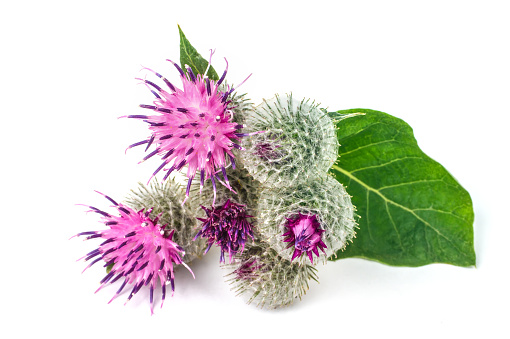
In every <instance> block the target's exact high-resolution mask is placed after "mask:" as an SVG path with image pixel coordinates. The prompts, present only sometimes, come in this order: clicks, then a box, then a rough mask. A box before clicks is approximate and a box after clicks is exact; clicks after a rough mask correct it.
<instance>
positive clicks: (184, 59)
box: [177, 26, 219, 80]
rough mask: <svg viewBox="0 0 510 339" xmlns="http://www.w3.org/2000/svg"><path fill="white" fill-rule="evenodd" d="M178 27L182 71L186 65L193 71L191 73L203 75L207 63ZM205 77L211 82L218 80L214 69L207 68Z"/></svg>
mask: <svg viewBox="0 0 510 339" xmlns="http://www.w3.org/2000/svg"><path fill="white" fill-rule="evenodd" d="M177 27H179V36H180V46H181V58H180V61H181V67H182V69H183V70H185V67H184V66H185V65H188V66H190V67H191V69H192V70H193V73H195V74H204V73H205V70H206V69H207V65H208V61H207V60H205V59H204V58H203V57H202V56H201V55H200V54H199V53H198V52H197V50H196V49H195V47H193V46H192V45H191V43H190V42H189V40H188V39H187V38H186V36H185V35H184V33H183V32H182V30H181V27H180V26H177ZM207 76H208V77H209V79H211V80H219V77H218V74H217V73H216V71H215V70H214V68H213V67H212V65H211V67H209V70H208V71H207Z"/></svg>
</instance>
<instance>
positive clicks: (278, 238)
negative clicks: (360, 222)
mask: <svg viewBox="0 0 510 339" xmlns="http://www.w3.org/2000/svg"><path fill="white" fill-rule="evenodd" d="M256 216H257V225H258V228H257V229H258V231H259V232H260V234H261V238H262V239H264V240H265V241H266V242H267V243H268V244H269V245H270V246H271V247H272V248H273V249H274V250H275V251H276V252H277V253H278V254H279V255H280V256H281V257H283V258H285V259H287V260H290V261H294V262H298V263H300V264H304V263H307V264H316V263H317V262H319V261H324V262H325V261H326V259H327V257H330V256H332V255H336V253H337V252H338V251H339V250H342V249H344V248H345V246H347V244H348V242H349V241H352V238H353V237H354V234H355V228H356V220H355V218H356V216H355V214H354V206H353V205H352V202H351V198H350V196H349V194H347V192H346V191H345V188H344V187H343V186H342V184H340V183H339V182H338V181H337V180H335V179H334V178H332V177H330V176H326V177H324V178H320V179H315V180H311V181H308V182H302V183H300V184H299V185H296V186H289V187H286V188H281V189H274V188H265V189H264V190H262V192H261V193H260V199H259V206H258V208H257V214H256ZM319 250H320V251H319ZM321 252H322V253H321ZM305 254H306V255H305ZM312 254H315V255H316V256H317V257H318V258H317V259H318V260H316V259H315V258H314V257H313V255H312Z"/></svg>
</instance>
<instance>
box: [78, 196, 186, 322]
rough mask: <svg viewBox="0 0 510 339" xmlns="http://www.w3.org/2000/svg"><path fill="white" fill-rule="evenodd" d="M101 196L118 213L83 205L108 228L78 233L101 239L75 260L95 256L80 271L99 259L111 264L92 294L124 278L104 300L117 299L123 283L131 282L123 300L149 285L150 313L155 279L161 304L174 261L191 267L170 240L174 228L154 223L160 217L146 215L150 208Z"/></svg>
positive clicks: (172, 282) (172, 280) (171, 278)
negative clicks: (137, 207)
mask: <svg viewBox="0 0 510 339" xmlns="http://www.w3.org/2000/svg"><path fill="white" fill-rule="evenodd" d="M98 193H99V192H98ZM100 194H102V193H100ZM102 195H104V194H102ZM104 196H105V197H106V198H107V199H108V200H109V201H110V202H112V203H113V205H114V207H115V208H116V209H117V211H118V212H119V213H120V216H113V215H111V214H109V213H106V212H104V211H101V210H99V209H97V208H95V207H92V206H87V207H89V208H90V212H96V213H98V214H101V215H102V216H103V217H102V220H103V221H104V223H105V225H106V226H108V227H109V228H108V229H106V230H102V231H90V232H81V233H78V234H77V235H76V236H87V237H86V238H85V240H88V239H94V238H102V239H105V241H103V242H102V243H101V244H100V245H99V247H98V248H97V249H95V250H93V251H91V252H89V253H87V255H85V256H84V257H83V258H80V259H78V260H81V259H84V260H85V261H89V260H91V259H93V258H96V257H97V258H96V259H94V261H92V262H91V263H90V264H89V265H88V266H87V267H86V268H85V269H84V270H83V272H85V270H87V269H88V268H89V267H91V266H92V265H94V264H95V263H97V262H99V261H101V260H103V261H105V262H106V264H105V265H104V267H107V266H111V270H110V272H109V273H108V274H107V275H106V276H105V277H104V278H103V279H102V280H101V282H100V284H101V286H100V287H99V288H98V289H97V290H96V292H95V293H97V292H98V291H99V290H101V289H102V288H103V287H104V286H106V284H107V283H108V282H110V283H114V282H116V281H117V280H119V279H121V278H124V282H123V283H122V285H121V286H120V288H119V290H118V291H117V293H115V295H114V296H113V298H112V299H111V300H110V301H109V302H108V303H111V302H112V301H113V300H114V299H115V298H117V296H118V295H119V294H120V293H121V292H122V290H123V289H124V287H125V286H126V285H127V284H130V285H133V289H132V291H131V293H130V294H129V296H128V299H127V300H126V303H127V302H128V301H129V300H131V298H132V297H133V295H135V294H136V293H137V292H138V291H139V290H140V289H141V288H142V287H143V286H144V285H145V286H147V285H150V305H151V314H153V313H154V311H153V310H154V307H153V306H154V288H155V287H156V284H157V282H158V281H159V283H160V285H161V293H162V298H161V299H162V300H161V307H163V302H164V301H165V294H166V283H167V282H170V284H171V288H172V295H173V293H174V289H175V284H174V270H173V266H174V264H175V265H179V264H182V265H184V266H185V267H186V268H187V269H188V270H189V271H190V272H191V274H192V275H193V272H192V271H191V269H190V268H189V267H188V266H187V265H186V264H185V263H183V261H182V258H181V256H183V255H184V250H183V249H182V248H181V247H180V246H179V245H178V244H176V243H175V242H173V241H172V237H173V235H174V230H171V231H170V230H167V229H166V228H165V225H160V224H158V220H159V217H160V216H157V217H155V218H154V219H152V218H150V216H149V215H150V213H151V211H152V209H148V210H147V211H145V212H144V209H142V210H140V211H135V210H133V209H131V208H129V207H127V206H124V205H122V204H119V203H117V202H115V201H114V200H113V199H112V198H110V197H108V196H106V195H104ZM193 277H195V276H194V275H193Z"/></svg>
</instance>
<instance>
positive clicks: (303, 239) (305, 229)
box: [282, 212, 327, 263]
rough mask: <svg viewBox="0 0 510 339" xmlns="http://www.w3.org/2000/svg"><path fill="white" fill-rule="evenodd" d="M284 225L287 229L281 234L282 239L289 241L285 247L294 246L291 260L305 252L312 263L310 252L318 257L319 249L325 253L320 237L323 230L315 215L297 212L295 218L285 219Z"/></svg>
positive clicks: (324, 245) (324, 246)
mask: <svg viewBox="0 0 510 339" xmlns="http://www.w3.org/2000/svg"><path fill="white" fill-rule="evenodd" d="M285 227H287V229H288V231H287V232H286V233H284V234H282V236H283V237H285V239H284V240H283V241H284V242H288V243H289V244H288V245H287V248H289V247H294V254H292V259H291V260H294V259H295V258H297V257H300V256H301V255H302V254H304V253H306V254H307V255H308V258H309V259H310V262H311V263H313V255H312V254H315V255H316V256H317V257H318V256H319V249H320V250H321V251H322V252H323V253H324V254H326V252H325V251H324V249H325V248H327V246H326V244H324V242H323V241H322V237H321V235H322V233H324V232H325V231H324V230H323V229H321V228H320V223H319V221H318V220H317V215H305V214H301V213H299V212H298V215H297V216H296V217H295V218H290V219H287V224H286V225H285Z"/></svg>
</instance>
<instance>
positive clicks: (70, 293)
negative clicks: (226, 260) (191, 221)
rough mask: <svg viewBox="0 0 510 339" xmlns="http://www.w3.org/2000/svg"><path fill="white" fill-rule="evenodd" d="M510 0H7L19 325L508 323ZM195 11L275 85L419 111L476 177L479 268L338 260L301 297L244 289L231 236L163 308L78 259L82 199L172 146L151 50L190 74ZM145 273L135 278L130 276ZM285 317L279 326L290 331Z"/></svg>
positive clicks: (1, 16) (147, 168) (261, 78)
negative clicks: (157, 121) (163, 126)
mask: <svg viewBox="0 0 510 339" xmlns="http://www.w3.org/2000/svg"><path fill="white" fill-rule="evenodd" d="M507 5H508V2H507V1H431V0H429V1H330V2H326V1H306V2H304V1H303V2H301V1H257V2H255V1H254V2H244V1H226V2H222V1H178V2H177V1H159V2H156V1H143V2H142V1H136V2H135V1H119V2H116V1H90V0H89V1H60V2H58V1H3V2H2V3H1V5H0V39H1V40H0V46H1V52H0V61H1V63H0V69H1V73H0V77H1V78H0V98H1V99H0V100H1V103H0V110H1V124H0V138H1V140H0V145H1V146H0V147H1V159H2V160H1V164H2V165H1V167H0V168H1V178H2V186H1V187H2V188H1V197H2V225H1V226H0V227H1V230H2V233H0V234H1V244H2V245H1V246H0V251H1V253H0V254H1V258H2V259H1V272H2V273H1V279H0V285H1V297H0V302H1V305H2V306H1V308H2V310H3V311H4V314H3V315H2V316H0V323H1V325H0V335H1V336H2V337H3V338H21V337H39V336H42V337H50V336H51V337H64V336H65V337H67V338H135V337H136V338H142V337H143V338H151V337H154V336H157V337H158V338H183V337H192V338H198V337H201V338H203V337H213V338H214V337H216V336H218V337H223V338H237V337H240V338H261V337H262V338H264V337H270V338H273V337H275V338H284V337H285V338H291V337H295V338H297V337H299V338H303V337H308V338H309V337H312V336H317V337H319V338H320V337H325V338H326V337H327V338H350V337H351V338H352V337H355V338H369V337H370V338H374V337H386V336H388V337H389V336H391V337H394V338H421V337H431V336H432V337H435V338H446V337H456V338H460V337H472V336H475V335H483V336H484V337H489V338H505V337H506V338H508V336H509V335H510V334H509V333H510V331H509V329H508V325H506V321H508V317H509V311H508V309H509V308H508V305H509V304H510V294H509V290H508V288H509V283H510V281H509V275H508V267H509V264H508V262H509V260H508V259H509V256H508V243H509V239H510V232H509V221H508V220H509V217H508V211H509V202H510V199H509V198H508V192H509V189H510V187H509V184H508V179H507V178H508V173H509V166H508V160H507V158H508V153H509V152H508V146H509V144H510V143H509V142H508V134H509V133H508V131H509V129H508V122H509V121H510V119H509V118H508V116H509V113H510V109H509V101H508V98H509V89H510V88H509V87H510V86H509V79H510V69H509V60H510V53H509V50H508V48H509V43H508V42H509V36H508V34H509V32H510V24H509V20H508V13H509V9H508V7H507ZM177 24H180V25H181V27H182V29H183V30H184V32H185V33H186V35H187V37H188V38H189V39H190V41H191V42H192V44H193V45H194V46H195V47H196V48H197V49H198V50H199V52H201V53H202V55H207V54H208V51H209V49H211V48H216V54H215V58H214V60H213V63H214V65H215V67H216V69H217V70H218V72H221V71H223V68H224V61H223V57H227V58H228V61H229V65H230V72H229V77H228V80H229V82H231V83H234V84H236V83H239V82H240V81H242V80H244V79H245V77H246V76H247V75H248V74H250V73H253V76H252V77H251V78H250V79H249V81H247V82H246V84H245V85H243V88H242V89H243V90H244V91H245V92H248V93H249V94H250V96H251V98H252V99H253V101H254V102H255V103H258V102H260V100H261V99H262V98H269V97H271V96H272V95H273V94H275V93H286V92H289V91H292V92H293V93H294V94H295V95H296V97H299V96H306V97H309V98H312V99H315V100H316V101H319V102H321V103H322V105H323V106H324V107H328V108H330V109H332V110H333V109H334V110H337V109H348V108H371V109H376V110H381V111H384V112H387V113H390V114H392V115H394V116H397V117H399V118H402V119H404V120H405V121H406V122H408V123H409V124H410V125H411V126H412V127H413V129H414V131H415V135H416V138H417V140H418V143H419V145H420V147H421V148H422V149H423V150H424V151H425V152H426V153H427V154H428V155H430V156H431V157H432V158H434V159H436V160H437V161H439V162H440V163H441V164H443V165H444V166H445V167H446V168H447V169H448V170H449V171H450V172H451V173H452V174H453V175H454V176H455V177H456V178H457V179H458V180H459V182H460V183H461V184H462V185H463V186H464V187H465V188H466V189H467V190H468V191H469V192H470V193H471V196H472V199H473V202H474V208H475V215H476V220H475V225H474V231H475V249H476V253H477V268H476V269H475V268H459V267H454V266H450V265H441V264H435V265H429V266H425V267H420V268H397V267H389V266H385V265H382V264H378V263H375V262H369V261H365V260H360V259H347V260H342V261H338V262H332V263H329V264H327V265H326V266H320V267H319V277H320V284H316V283H312V284H311V287H310V290H309V292H308V293H307V295H306V296H305V297H304V299H303V300H302V301H301V302H297V303H295V304H294V306H292V307H289V308H285V309H281V310H276V311H266V310H260V309H257V308H256V307H254V306H251V305H250V306H249V305H246V304H244V302H243V300H242V299H241V298H236V297H234V293H233V292H231V291H230V287H229V286H228V285H227V284H225V283H224V278H223V275H224V274H225V273H226V271H225V270H224V269H221V268H220V267H219V265H218V263H217V261H218V256H219V252H218V251H217V250H214V251H212V252H211V253H210V255H208V256H206V258H205V259H203V260H202V261H201V262H198V263H194V264H193V266H192V268H193V270H194V272H195V274H196V277H197V278H196V280H193V279H192V278H191V277H190V275H189V273H188V272H186V271H185V270H183V271H179V272H178V273H177V282H176V294H175V296H174V297H173V298H168V300H167V301H166V303H165V307H163V309H159V308H156V313H155V315H154V316H152V317H151V316H150V311H149V303H148V297H147V294H148V293H147V291H145V290H143V291H142V292H140V293H139V294H138V295H136V296H135V297H134V299H133V300H132V301H131V302H130V303H129V304H128V305H126V306H123V303H124V299H125V297H126V295H123V296H121V297H119V298H118V299H117V300H115V301H114V302H113V303H112V304H110V305H107V301H108V300H109V299H110V297H111V296H112V295H113V293H115V291H116V290H117V288H118V286H112V287H111V288H105V289H103V290H102V291H101V292H99V293H97V294H94V293H93V292H94V291H95V289H96V288H97V284H98V282H99V280H100V279H101V278H102V277H103V275H104V271H103V270H102V269H101V268H100V267H93V268H91V269H90V270H88V271H87V272H85V273H84V274H83V275H82V274H80V272H81V270H82V269H83V268H84V267H85V263H83V262H75V260H76V259H77V258H79V257H81V256H82V255H83V254H85V253H86V252H89V251H91V250H92V249H93V248H94V246H97V244H98V243H93V241H90V242H82V241H81V240H77V239H72V240H68V238H69V237H70V236H71V235H73V234H76V233H78V232H80V231H88V230H91V229H92V230H94V229H98V228H100V227H101V224H99V223H98V220H99V218H98V216H97V215H92V214H85V213H84V210H85V209H84V208H83V207H82V206H76V205H75V204H77V203H85V204H91V205H94V206H97V207H102V208H107V204H106V201H105V200H104V199H102V198H101V197H100V196H98V195H97V194H96V193H94V192H93V190H95V189H96V190H99V191H102V192H105V193H107V194H109V195H110V196H112V197H114V198H115V199H118V200H122V198H123V197H125V196H126V194H127V193H128V192H129V190H130V189H131V188H133V187H134V186H135V185H136V183H137V182H138V181H144V182H145V181H146V180H147V179H148V178H149V176H150V174H151V173H152V172H153V170H154V169H155V168H156V166H157V165H158V164H159V163H158V162H157V161H156V160H155V161H149V162H146V163H144V164H141V165H137V162H138V161H139V160H140V159H141V158H142V157H143V152H142V151H143V150H141V149H133V150H131V151H129V152H128V153H127V155H125V154H124V149H125V148H126V147H127V145H129V144H131V143H134V142H136V141H139V140H142V139H144V138H145V137H146V135H147V131H146V130H145V127H144V126H143V125H142V124H141V123H140V122H137V121H132V120H128V119H120V120H119V119H117V117H119V116H121V115H125V114H140V112H141V109H139V108H137V105H138V104H140V103H148V102H149V100H151V96H150V93H148V91H147V90H146V89H145V88H144V86H140V85H138V84H137V81H136V80H134V78H135V77H138V76H143V75H144V73H143V72H140V71H139V70H140V68H141V66H140V65H143V66H147V67H151V68H153V69H155V70H157V71H159V72H160V73H163V74H165V75H167V76H168V77H169V79H171V80H173V81H174V83H178V81H177V80H178V77H177V72H176V71H175V69H173V67H170V65H169V64H168V63H167V62H165V59H167V58H171V59H175V60H178V57H179V37H178V31H177ZM127 292H129V291H127ZM273 335H274V336H273Z"/></svg>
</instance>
